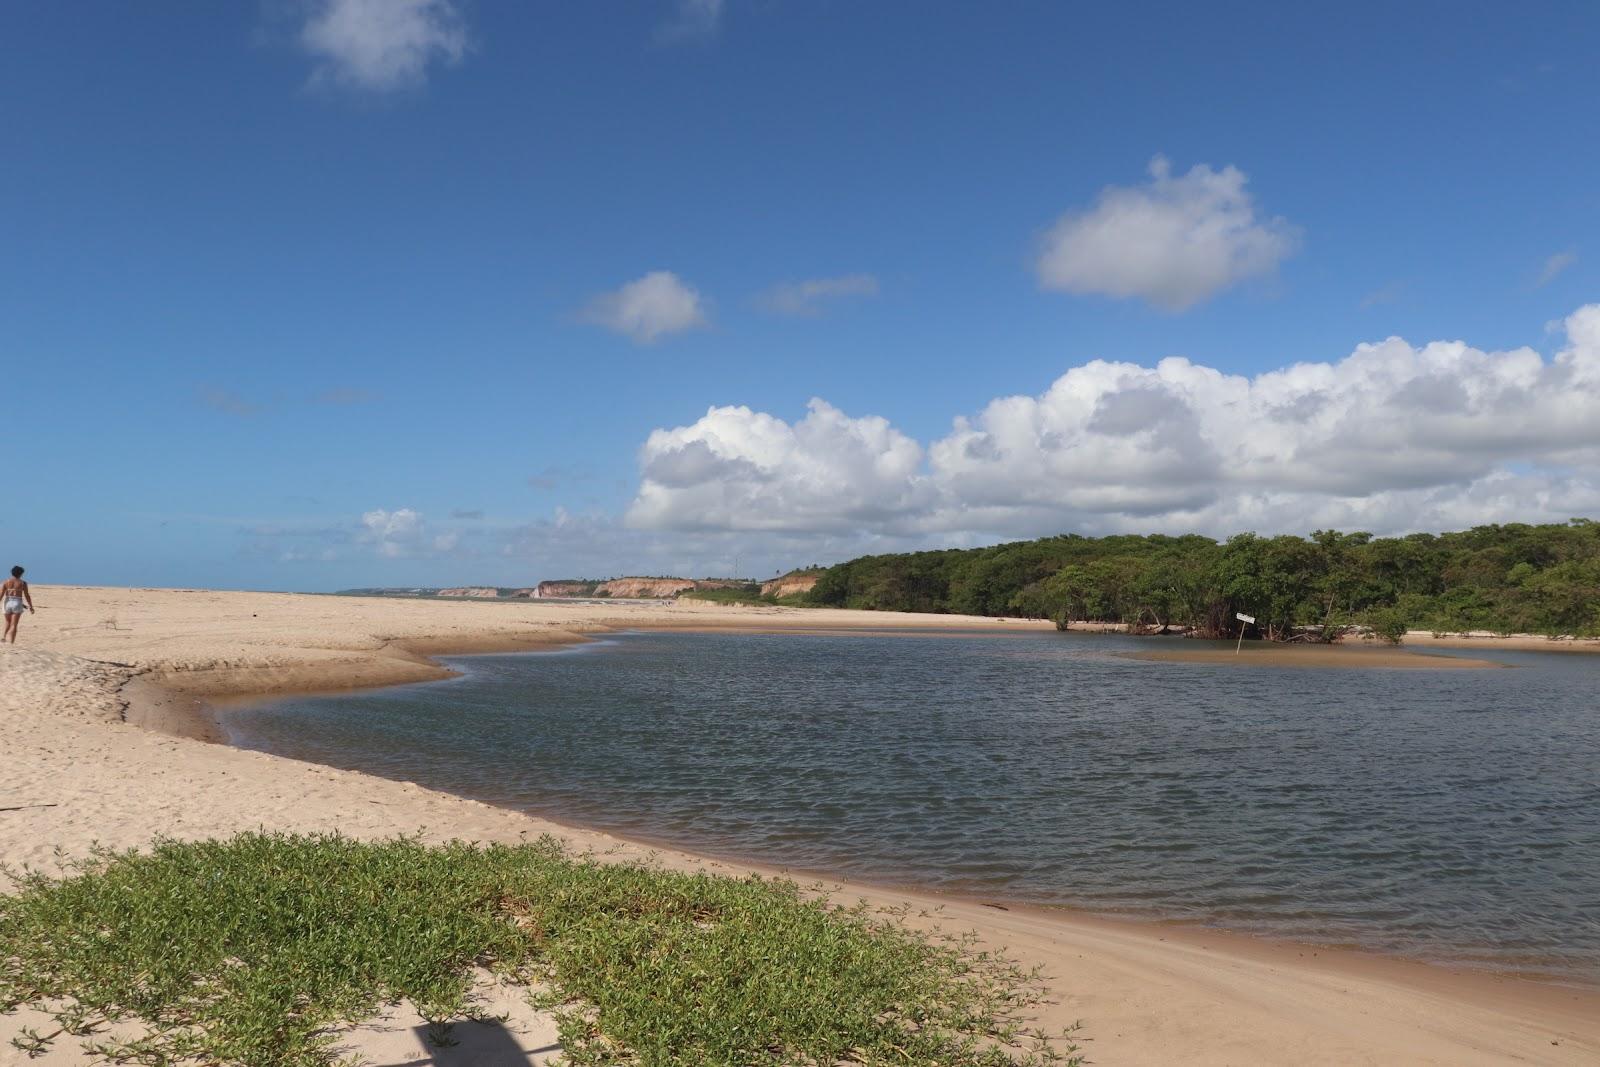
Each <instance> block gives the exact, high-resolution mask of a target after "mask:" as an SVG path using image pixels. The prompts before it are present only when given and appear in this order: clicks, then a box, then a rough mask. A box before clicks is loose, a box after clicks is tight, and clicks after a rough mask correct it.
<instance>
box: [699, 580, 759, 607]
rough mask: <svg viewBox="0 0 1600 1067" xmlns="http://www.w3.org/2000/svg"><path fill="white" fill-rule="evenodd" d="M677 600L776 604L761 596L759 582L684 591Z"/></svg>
mask: <svg viewBox="0 0 1600 1067" xmlns="http://www.w3.org/2000/svg"><path fill="white" fill-rule="evenodd" d="M678 599H679V600H705V601H708V602H710V603H712V604H776V603H777V602H778V600H777V598H776V597H764V596H762V595H761V584H760V583H759V582H741V583H739V584H738V585H730V586H724V587H722V588H709V589H686V590H684V591H683V592H682V593H679V594H678Z"/></svg>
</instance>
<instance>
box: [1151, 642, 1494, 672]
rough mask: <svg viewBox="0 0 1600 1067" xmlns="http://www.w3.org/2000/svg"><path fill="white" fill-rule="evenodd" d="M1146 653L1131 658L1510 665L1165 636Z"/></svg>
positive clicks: (1405, 666)
mask: <svg viewBox="0 0 1600 1067" xmlns="http://www.w3.org/2000/svg"><path fill="white" fill-rule="evenodd" d="M1151 640H1152V642H1159V643H1158V644H1157V647H1154V648H1151V649H1150V650H1148V651H1142V652H1131V653H1129V654H1128V658H1130V659H1138V660H1148V661H1151V662H1156V663H1212V664H1217V665H1219V666H1225V667H1226V666H1233V667H1329V668H1343V669H1347V670H1434V671H1452V670H1473V669H1495V668H1500V667H1504V666H1506V665H1505V664H1504V663H1496V662H1495V661H1494V660H1487V659H1470V658H1468V657H1466V656H1457V655H1448V656H1441V655H1437V654H1435V655H1429V654H1427V653H1418V652H1408V651H1406V650H1405V649H1403V648H1395V647H1393V646H1386V645H1364V644H1354V645H1346V644H1339V645H1287V644H1279V643H1277V642H1268V641H1251V642H1248V643H1246V644H1245V645H1243V646H1235V645H1234V644H1232V643H1230V642H1227V641H1186V640H1181V639H1180V640H1172V639H1167V640H1161V639H1157V638H1152V639H1151Z"/></svg>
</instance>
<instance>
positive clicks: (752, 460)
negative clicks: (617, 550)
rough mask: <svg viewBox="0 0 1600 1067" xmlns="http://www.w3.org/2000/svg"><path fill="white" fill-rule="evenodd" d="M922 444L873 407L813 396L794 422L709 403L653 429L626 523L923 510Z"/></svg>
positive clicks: (829, 518) (871, 520)
mask: <svg viewBox="0 0 1600 1067" xmlns="http://www.w3.org/2000/svg"><path fill="white" fill-rule="evenodd" d="M922 460H923V451H922V447H921V446H920V445H918V444H917V442H915V441H913V440H912V439H911V438H909V437H907V436H906V435H905V434H903V433H901V432H900V431H898V430H896V429H895V428H894V427H892V426H890V425H889V423H888V420H886V419H881V418H877V417H872V416H869V417H866V418H850V417H849V416H847V415H845V414H844V413H843V412H841V411H840V410H838V409H837V408H835V407H832V406H831V405H829V404H826V403H824V402H823V401H821V400H813V401H812V402H811V405H810V410H809V411H808V412H807V413H806V416H805V418H803V419H801V420H800V421H798V422H796V423H794V424H793V425H791V424H789V423H787V422H784V421H783V420H782V419H779V418H776V417H774V416H772V415H767V414H764V413H762V412H758V411H751V410H750V409H749V408H747V407H714V408H711V409H710V410H709V411H707V412H706V413H705V415H704V417H702V418H701V419H700V420H698V421H697V422H695V423H694V424H693V425H690V426H680V427H678V428H677V429H672V430H656V431H654V432H653V433H651V434H650V438H649V440H647V441H646V442H645V444H644V447H643V448H642V449H641V450H640V455H639V462H640V466H641V467H642V469H643V482H642V483H641V485H640V487H639V493H638V496H637V498H636V499H635V500H634V502H633V506H632V507H631V508H630V509H629V512H628V521H629V524H630V525H633V526H638V527H665V528H670V529H679V530H719V529H720V530H800V531H806V532H813V531H816V532H821V531H845V530H851V529H856V528H860V527H863V526H867V527H872V526H879V525H893V524H894V523H895V522H896V521H897V520H898V518H899V517H901V516H904V515H915V514H919V513H921V512H923V511H925V510H926V508H927V506H928V502H927V501H926V500H923V499H922V497H923V496H924V494H925V489H924V488H923V486H922V479H921V478H920V476H919V475H918V469H919V467H920V466H921V464H922Z"/></svg>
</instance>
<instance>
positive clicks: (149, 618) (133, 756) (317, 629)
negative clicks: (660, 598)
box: [0, 586, 1600, 1064]
mask: <svg viewBox="0 0 1600 1067" xmlns="http://www.w3.org/2000/svg"><path fill="white" fill-rule="evenodd" d="M34 596H35V600H36V601H37V603H38V605H39V612H38V614H36V615H32V616H27V617H25V618H24V619H23V622H22V637H21V642H20V643H19V644H18V645H17V646H16V647H15V648H11V647H6V648H4V649H0V744H3V745H4V746H5V748H6V750H7V753H8V756H9V759H8V763H7V769H6V772H5V775H4V777H3V778H0V862H3V863H4V864H6V865H9V866H12V867H18V866H21V865H33V866H39V867H47V868H48V867H50V866H51V865H52V863H53V857H54V855H55V853H56V851H57V850H58V849H59V850H61V851H63V852H65V853H66V854H67V855H69V856H80V855H83V854H84V853H86V852H87V851H88V849H89V848H90V847H91V845H93V844H95V843H99V844H103V845H109V846H113V847H117V848H128V847H137V846H143V845H145V844H148V843H149V841H150V840H151V839H152V838H153V837H154V836H156V835H158V834H166V835H169V836H173V837H178V838H203V837H215V836H224V835H227V834H230V833H233V832H235V831H239V830H246V829H257V828H267V829H273V830H287V831H328V830H335V829H337V830H339V831H340V832H342V833H345V834H348V835H351V836H355V837H361V838H378V837H386V836H392V835H395V834H402V833H404V834H421V835H422V836H424V837H425V838H427V839H430V840H444V839H450V838H462V839H469V840H479V841H516V840H522V839H528V838H533V837H537V836H539V835H541V834H545V833H553V834H556V835H557V836H559V837H562V838H564V839H565V840H567V841H568V842H570V843H571V844H572V846H573V847H575V848H577V849H583V850H595V851H600V852H605V853H608V854H611V855H614V856H616V857H617V858H619V859H640V858H643V857H645V856H647V855H651V854H654V855H655V856H657V857H658V858H659V860H660V862H663V863H665V864H667V865H669V866H672V867H675V868H682V869H697V868H707V869H714V870H719V871H725V872H729V873H739V872H742V871H745V870H749V869H752V868H750V867H747V866H742V865H738V864H732V863H727V862H724V861H717V860H712V859H707V858H703V857H697V856H693V855H690V854H687V853H681V852H671V851H666V852H663V851H659V850H653V849H649V848H647V847H646V846H643V845H640V844H636V843H632V842H627V841H622V840H619V839H617V838H614V837H611V836H609V835H606V834H603V833H597V832H589V831H583V830H575V829H572V828H569V827H564V826H558V825H556V824H553V823H550V822H547V821H543V820H540V819H536V818H531V817H528V816H524V815H521V814H519V813H516V812H511V811H506V810H502V809H497V808H493V807H489V806H487V805H484V804H480V803H477V802H475V801H470V800H466V799H462V798H458V797H454V796H450V795H447V794H443V793H438V792H434V791H430V790H426V789H423V788H421V787H419V786H416V785H414V784H412V783H406V782H395V781H388V780H383V779H378V778H374V777H370V776H366V775H362V774H358V773H354V772H348V771H340V770H334V769H330V768H325V767H320V766H314V765H311V764H306V763H300V762H296V761H293V760H287V759H282V758H279V757H274V756H269V755H264V754H261V753H256V752H248V751H242V750H237V749H233V748H229V747H226V746H223V745H217V744H208V743H205V740H204V736H205V733H206V731H205V727H204V719H203V717H200V716H197V715H196V714H195V708H196V704H197V702H198V701H199V700H200V699H201V698H205V697H216V696H230V695H247V694H270V693H282V692H293V691H311V690H326V689H335V688H341V687H354V686H371V685H383V684H393V683H401V682H415V681H423V680H427V679H433V678H442V677H445V676H447V675H448V673H449V672H448V671H446V670H445V669H444V668H442V667H440V666H439V665H438V664H436V663H434V662H432V661H431V660H430V659H429V658H428V657H429V655H430V654H435V653H444V652H471V651H499V650H511V649H537V648H541V647H554V646H557V645H560V644H566V643H570V642H573V641H581V640H584V639H586V637H585V635H588V634H594V633H600V632H604V631H607V630H615V629H627V628H680V629H723V628H732V629H750V630H762V631H773V632H782V631H788V630H806V631H821V632H836V633H840V634H848V633H849V632H851V631H859V630H866V629H870V630H884V629H895V630H904V631H919V632H936V631H946V632H948V631H955V630H980V631H993V632H1018V631H1027V630H1034V629H1039V628H1045V629H1048V628H1049V624H1047V623H1028V622H1021V621H1018V620H1006V621H1000V620H994V619H982V618H960V617H952V616H937V615H887V614H878V613H870V612H852V611H836V610H798V609H781V608H738V607H724V606H718V605H710V604H695V603H692V602H680V603H677V604H675V605H670V606H669V605H662V604H602V603H581V604H562V603H559V602H550V601H519V602H474V601H460V602H454V601H439V600H402V599H376V598H373V599H358V598H343V597H326V596H309V595H294V594H275V593H232V592H210V591H203V590H150V589H100V588H63V587H49V586H40V587H37V588H36V589H35V592H34ZM842 639H846V638H842ZM1491 646H1492V647H1505V646H1503V645H1500V644H1497V643H1495V642H1493V641H1489V640H1484V641H1480V642H1477V643H1475V644H1469V645H1468V647H1491ZM1541 647H1542V646H1541ZM1174 651H1181V650H1174ZM1311 651H1313V652H1317V650H1311ZM1329 651H1330V652H1331V653H1337V652H1338V651H1339V650H1329ZM1348 653H1349V655H1354V656H1374V657H1380V658H1382V659H1383V662H1382V663H1378V662H1376V661H1373V662H1372V663H1371V665H1373V666H1417V665H1425V666H1442V665H1444V664H1443V663H1441V662H1440V661H1438V660H1433V659H1432V658H1424V657H1420V656H1416V655H1414V654H1412V653H1408V652H1405V651H1403V650H1401V651H1392V650H1367V649H1351V650H1348ZM1317 654H1319V655H1320V654H1321V653H1320V652H1317ZM1412 660H1422V661H1423V662H1422V663H1421V664H1413V663H1411V662H1410V661H1412ZM1454 662H1455V663H1456V664H1463V663H1465V664H1470V663H1471V661H1469V660H1457V661H1454ZM197 724H198V725H197ZM830 892H832V893H834V894H835V895H836V896H838V897H840V898H842V899H854V898H856V897H865V898H867V899H868V900H870V901H872V902H874V903H877V904H882V905H886V906H889V905H897V904H909V905H910V908H911V911H910V914H911V915H912V916H913V920H912V921H914V922H916V923H918V924H930V923H938V924H941V925H944V926H946V927H949V928H956V929H973V930H976V931H977V932H978V933H979V934H980V936H981V938H982V939H983V941H984V942H985V943H987V944H989V945H993V946H995V947H1000V948H1004V949H1005V950H1007V951H1009V952H1010V953H1012V954H1014V955H1016V956H1017V957H1019V958H1020V959H1021V960H1022V961H1023V962H1024V963H1027V964H1030V965H1032V964H1037V965H1040V966H1042V967H1043V968H1044V970H1045V971H1046V972H1047V974H1048V975H1049V976H1050V981H1051V988H1052V990H1053V1001H1054V1002H1053V1003H1052V1004H1051V1005H1050V1006H1049V1007H1048V1008H1047V1009H1046V1014H1045V1016H1044V1017H1043V1019H1042V1020H1041V1021H1042V1022H1044V1023H1045V1024H1046V1025H1047V1026H1055V1027H1062V1026H1066V1025H1069V1024H1071V1023H1073V1022H1075V1021H1079V1020H1081V1022H1082V1029H1081V1030H1080V1031H1079V1032H1078V1040H1079V1041H1080V1043H1081V1044H1082V1046H1083V1051H1084V1053H1085V1054H1086V1055H1087V1057H1088V1060H1089V1062H1091V1063H1097V1064H1157V1063H1173V1062H1185V1063H1197V1064H1269V1063H1270V1064H1278V1063H1283V1064H1289V1063H1294V1064H1351V1063H1370V1064H1397V1063H1407V1064H1412V1063H1417V1064H1421V1063H1433V1064H1503V1063H1563V1064H1565V1063H1571V1064H1576V1063H1592V1062H1596V1061H1597V1059H1600V992H1592V991H1585V990H1575V989H1571V988H1567V987H1561V986H1554V985H1546V984H1542V983H1536V982H1531V981H1526V980H1515V979H1502V978H1498V977H1495V976H1493V975H1486V974H1478V973H1463V972H1456V971H1452V970H1448V969H1444V968H1436V967H1429V966H1426V965H1422V964H1417V963H1411V962H1407V961H1400V960H1392V959H1386V958H1378V957H1373V956H1367V955H1362V954H1357V953H1350V952H1344V951H1337V950H1328V949H1322V948H1317V947H1313V946H1302V945H1287V944H1278V943H1272V942H1266V941H1260V940H1257V939H1253V938H1248V937H1243V936H1237V935H1228V934H1222V933H1216V932H1211V931H1206V930H1199V929H1191V928H1183V927H1177V926H1169V925H1163V924H1154V923H1136V922H1118V921H1111V920H1105V919H1099V918H1094V917H1087V916H1075V915H1071V914H1068V913H1063V912H1061V911H1058V910H1045V909H1033V908H1024V907H1014V906H1012V907H1007V908H1001V907H998V906H993V905H989V904H986V903H984V902H983V901H973V900H964V899H956V898H949V897H943V896H938V895H934V894H925V893H915V892H906V891H899V890H892V889H884V888H880V887H869V886H859V885H847V884H837V885H834V886H831V887H830ZM505 1005H506V1007H507V1010H509V1011H510V1019H509V1021H508V1024H507V1025H508V1028H509V1031H510V1032H511V1033H512V1034H513V1035H514V1036H515V1043H516V1044H517V1046H518V1048H520V1050H521V1051H520V1052H516V1051H514V1050H509V1049H508V1048H507V1046H506V1043H505V1042H504V1041H503V1040H502V1039H501V1038H497V1037H496V1036H495V1035H493V1034H489V1033H487V1028H480V1030H478V1031H475V1030H473V1029H472V1028H464V1037H465V1040H463V1042H462V1044H461V1045H458V1046H455V1047H454V1048H451V1049H445V1050H435V1051H429V1050H427V1049H426V1048H424V1047H423V1046H421V1045H420V1044H418V1038H417V1036H416V1031H415V1027H416V1026H417V1020H416V1019H415V1018H414V1016H411V1015H409V1014H408V1013H407V1010H405V1009H399V1008H397V1009H396V1010H395V1011H393V1012H390V1013H388V1014H387V1015H386V1016H385V1017H384V1018H383V1019H381V1020H377V1021H375V1022H374V1023H373V1024H371V1025H369V1026H366V1027H363V1028H362V1029H361V1030H360V1031H359V1032H357V1033H354V1034H352V1035H350V1037H349V1047H350V1049H351V1050H352V1051H357V1052H361V1053H362V1054H364V1055H366V1056H367V1057H368V1058H369V1059H370V1061H371V1062H372V1063H375V1064H401V1063H419V1062H431V1061H430V1060H425V1059H421V1058H420V1057H423V1056H434V1055H436V1056H437V1062H439V1063H463V1064H464V1063H469V1062H478V1063H486V1064H511V1063H519V1064H520V1063H530V1062H533V1063H541V1062H546V1061H548V1060H549V1059H550V1058H551V1057H552V1056H554V1055H556V1053H557V1051H558V1050H555V1049H553V1048H552V1045H553V1041H554V1037H553V1035H554V1029H553V1027H552V1026H551V1025H550V1024H549V1020H547V1019H543V1018H541V1017H538V1016H537V1015H535V1014H534V1013H533V1012H532V1011H531V1009H526V1008H522V1007H519V1006H518V1005H517V1003H516V998H515V997H511V998H509V999H507V1000H506V1001H505ZM38 1021H39V1020H38V1018H37V1017H30V1016H29V1015H28V1014H27V1013H18V1014H16V1015H13V1016H4V1017H0V1063H12V1062H17V1063H22V1062H33V1063H48V1064H73V1063H84V1062H88V1060H87V1059H86V1058H84V1057H82V1056H81V1055H80V1054H79V1053H78V1052H77V1051H76V1050H75V1048H74V1046H72V1045H71V1044H64V1045H60V1046H58V1048H57V1049H56V1050H55V1051H53V1052H52V1053H50V1054H49V1055H48V1056H46V1057H44V1058H42V1059H38V1060H32V1061H28V1060H27V1059H26V1058H25V1057H24V1056H23V1055H22V1054H21V1053H20V1052H17V1051H16V1050H14V1049H12V1048H11V1047H10V1045H9V1039H10V1037H11V1036H13V1035H14V1034H16V1033H17V1032H18V1031H19V1029H20V1028H21V1027H23V1026H26V1025H35V1024H37V1023H38ZM494 1049H502V1050H504V1051H502V1052H498V1053H497V1052H494V1051H493V1050H494ZM474 1057H477V1058H474ZM497 1057H498V1058H497Z"/></svg>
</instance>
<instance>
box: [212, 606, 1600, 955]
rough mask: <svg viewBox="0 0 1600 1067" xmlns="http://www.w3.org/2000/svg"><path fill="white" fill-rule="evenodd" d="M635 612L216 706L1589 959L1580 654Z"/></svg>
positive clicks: (384, 763)
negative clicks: (600, 628) (1489, 664)
mask: <svg viewBox="0 0 1600 1067" xmlns="http://www.w3.org/2000/svg"><path fill="white" fill-rule="evenodd" d="M1149 647H1151V646H1150V645H1149V644H1147V643H1146V644H1141V643H1139V642H1137V641H1134V640H1131V639H1125V638H1103V637H1086V636H1081V635H1079V636H1071V635H1057V634H1053V633H1051V634H1040V633H1033V634H1027V635H1011V636H1005V637H996V636H928V637H923V636H852V637H836V636H820V635H818V636H811V635H794V634H790V635H784V636H764V635H729V634H715V635H705V634H637V635H633V634H629V635H623V636H620V637H617V638H615V639H612V640H609V641H606V642H601V643H598V644H595V645H589V646H585V647H583V648H581V649H578V650H569V651H564V652H557V653H536V654H522V655H505V656H475V657H470V658H462V659H459V660H452V661H451V662H452V664H453V665H454V666H456V667H458V668H460V669H461V670H464V671H465V672H466V675H465V677H463V678H460V679H456V680H453V681H448V682H441V683H431V684H427V685H415V686H404V687H399V688H394V689H387V690H381V691H374V692H369V693H361V694H357V695H341V696H337V697H317V698H307V699H298V700H292V701H285V702H281V703H276V704H272V705H267V706H259V707H255V708H250V709H245V710H241V711H238V712H235V713H232V714H231V716H230V718H229V729H230V731H231V732H232V733H233V735H234V740H235V742H236V743H238V744H242V745H246V746H248V747H253V748H261V749H265V750H268V751H272V752H278V753H282V754H285V755H292V756H297V757H300V758H302V759H310V760H315V761H318V762H321V763H327V764H333V765H336V766H341V767H351V768H358V769H361V770H365V771H370V772H374V773H378V774H382V775H387V776H390V777H395V778H405V779H411V780H414V781H418V782H421V783H423V784H425V785H430V786H433V787H436V788H440V789H446V790H451V791H454V792H458V793H464V794H467V795H470V796H475V797H479V798H482V799H485V800H489V801H492V802H494V803H498V804H504V805H509V806H513V807H518V808H523V809H526V810H530V811H534V812H540V813H545V814H549V815H553V816H556V817H559V818H562V819H565V820H568V821H572V822H578V823H585V824H590V825H595V826H601V827H605V828H608V829H612V830H615V831H620V832H624V833H626V832H632V833H636V834H642V835H648V836H651V837H654V838H657V839H663V840H668V841H672V842H675V843H679V844H682V845H685V846H688V847H691V848H700V849H702V850H706V851H712V852H722V853H728V854H734V855H740V856H745V857H749V858H751V859H755V860H762V861H767V862H774V863H782V864H788V865H791V866H796V867H801V868H806V869H811V870H815V871H822V872H831V873H836V874H839V875H848V876H855V877H859V878H864V879H869V880H879V881H889V882H900V883H915V884H920V885H925V886H931V887H936V888H941V889H949V890H958V891H962V892H968V893H977V894H982V895H983V896H984V897H985V898H986V899H1013V900H1025V901H1034V902H1040V903H1049V904H1067V905H1074V906H1077V907H1088V908H1093V909H1097V910H1102V911H1112V912H1134V913H1139V914H1144V915H1149V916H1159V917H1165V918H1179V919H1186V920H1191V921H1199V922H1206V923H1214V924H1218V925H1224V926H1231V927H1235V928H1243V929H1247V930H1251V931H1256V932H1260V933H1265V934H1270V935H1274V936H1280V937H1288V938H1293V939H1300V940H1311V941H1317V942H1322V943H1340V944H1353V945H1359V946H1364V947H1367V948H1375V949H1380V950H1385V951H1391V952H1400V953H1404V954H1407V955H1412V956H1418V957H1421V958H1425V959H1432V960H1442V961H1450V962H1456V963H1467V964H1472V965H1477V966H1484V967H1491V968H1494V969H1498V970H1514V971H1522V972H1525V973H1539V974H1547V975H1553V976H1557V977H1561V978H1564V979H1568V980H1577V981H1581V982H1584V983H1586V984H1600V699H1597V696H1596V683H1597V682H1600V661H1597V660H1593V659H1590V658H1589V657H1587V656H1583V655H1576V654H1568V655H1561V654H1550V653H1547V654H1537V653H1524V654H1517V653H1503V654H1499V655H1498V657H1497V658H1499V659H1501V660H1503V661H1504V662H1507V663H1511V664H1514V665H1515V667H1516V669H1513V670H1481V671H1470V670H1465V671H1464V670H1452V671H1432V670H1422V671H1398V670H1342V669H1340V670H1330V669H1315V670H1305V669H1299V670H1297V669H1285V668H1272V667H1256V666H1239V667H1234V666H1222V667H1218V666H1209V665H1196V664H1173V663H1146V662H1139V661H1134V660H1129V659H1126V658H1123V657H1121V656H1119V655H1117V654H1116V653H1118V652H1120V651H1122V650H1125V649H1128V648H1149Z"/></svg>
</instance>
